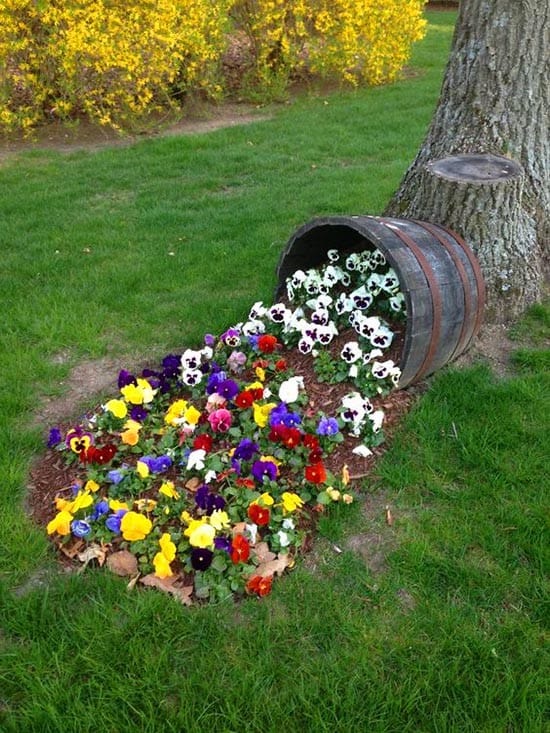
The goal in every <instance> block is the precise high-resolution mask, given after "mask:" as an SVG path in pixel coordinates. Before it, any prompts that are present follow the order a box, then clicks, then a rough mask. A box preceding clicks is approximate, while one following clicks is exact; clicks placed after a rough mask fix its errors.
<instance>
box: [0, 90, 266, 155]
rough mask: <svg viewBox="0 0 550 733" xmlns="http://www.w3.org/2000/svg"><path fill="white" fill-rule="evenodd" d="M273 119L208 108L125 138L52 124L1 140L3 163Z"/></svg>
mask: <svg viewBox="0 0 550 733" xmlns="http://www.w3.org/2000/svg"><path fill="white" fill-rule="evenodd" d="M271 117H272V115H271V114H268V113H266V110H265V108H262V107H256V106H254V105H249V104H223V105H220V106H213V105H209V106H208V107H205V108H204V109H203V110H202V112H201V115H200V116H198V117H190V118H186V119H181V120H178V121H175V122H170V123H159V124H157V125H155V126H151V128H150V129H147V130H144V131H143V132H139V133H127V134H124V135H121V134H120V133H118V132H116V130H112V129H110V128H105V127H101V126H99V125H93V124H91V123H89V122H85V121H82V122H79V123H78V124H75V125H72V126H66V125H63V124H62V123H61V122H52V123H51V124H49V125H44V126H43V127H41V128H39V129H37V130H36V131H35V133H34V135H33V137H32V139H22V138H14V139H2V138H0V161H3V160H8V159H9V158H11V157H13V156H15V155H17V154H18V153H21V152H27V151H31V150H55V151H57V152H60V153H72V152H75V151H78V150H92V151H93V150H101V149H102V148H108V147H115V146H119V147H127V146H130V145H133V144H134V143H136V142H138V141H139V140H144V139H147V138H157V137H168V136H172V135H193V134H198V133H205V132H211V131H212V130H219V129H221V128H224V127H235V126H237V125H248V124H251V123H253V122H261V121H263V120H268V119H270V118H271Z"/></svg>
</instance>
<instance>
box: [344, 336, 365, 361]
mask: <svg viewBox="0 0 550 733" xmlns="http://www.w3.org/2000/svg"><path fill="white" fill-rule="evenodd" d="M362 356H363V352H362V350H361V347H360V346H359V344H358V343H357V341H348V342H347V343H345V344H344V345H343V347H342V350H341V351H340V357H341V358H342V359H343V360H344V361H345V362H347V363H348V364H353V363H354V362H356V361H358V360H359V359H360V358H361V357H362Z"/></svg>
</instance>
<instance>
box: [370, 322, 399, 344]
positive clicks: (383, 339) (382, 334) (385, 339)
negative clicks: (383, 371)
mask: <svg viewBox="0 0 550 733" xmlns="http://www.w3.org/2000/svg"><path fill="white" fill-rule="evenodd" d="M369 341H370V342H371V344H372V345H373V346H377V347H378V348H380V349H387V348H388V346H389V345H390V344H391V342H392V341H393V332H392V331H390V329H389V328H388V327H387V326H380V328H379V329H378V331H376V332H375V333H373V334H371V335H370V336H369Z"/></svg>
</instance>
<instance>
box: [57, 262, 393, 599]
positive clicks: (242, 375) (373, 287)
mask: <svg viewBox="0 0 550 733" xmlns="http://www.w3.org/2000/svg"><path fill="white" fill-rule="evenodd" d="M328 260H329V261H328V262H327V263H326V264H325V265H323V266H322V267H321V268H319V269H317V270H308V271H306V272H304V271H298V272H296V273H294V274H293V275H292V277H290V278H289V279H288V280H287V283H286V285H287V298H286V299H285V301H284V302H280V303H276V304H274V305H271V306H266V305H264V304H263V303H261V302H258V303H255V304H254V305H253V306H252V308H251V310H250V313H249V315H248V319H247V320H246V321H245V322H242V323H239V324H236V325H235V326H233V327H231V328H228V329H227V330H226V331H225V332H224V333H222V334H221V335H219V336H217V337H215V336H213V335H207V336H206V337H205V339H204V345H203V346H202V348H200V349H186V350H185V351H184V352H183V354H170V355H168V356H166V357H165V358H164V359H163V360H162V363H161V365H160V366H159V368H158V369H154V370H151V369H146V370H144V371H143V372H142V373H141V374H139V375H134V374H131V373H129V372H127V371H125V370H122V371H121V372H120V373H119V376H118V386H119V394H118V395H117V396H115V397H113V399H110V400H108V401H107V402H106V403H105V404H103V405H101V406H100V407H99V408H98V409H97V410H95V411H93V412H92V413H90V414H89V415H87V416H86V417H85V419H84V420H83V421H81V423H80V424H78V425H76V426H70V427H68V428H65V427H56V428H52V429H51V431H50V434H49V440H48V445H49V449H50V456H52V455H56V454H58V453H60V454H61V455H62V457H63V462H64V464H65V466H66V468H65V476H66V477H68V476H69V477H70V480H69V481H66V484H67V485H66V486H65V487H64V488H62V489H61V488H60V489H59V491H58V492H57V496H56V498H55V508H56V513H55V516H53V518H51V519H50V521H49V522H48V524H47V532H48V534H49V535H50V536H51V538H52V540H53V541H54V542H55V544H56V545H57V546H58V548H59V550H60V551H61V552H62V554H63V556H65V557H69V558H71V559H74V560H75V561H76V560H78V561H80V562H82V563H85V564H87V563H89V562H97V563H99V564H100V565H103V564H104V563H105V564H107V566H108V567H110V568H111V570H113V571H114V572H117V573H119V574H121V575H128V576H130V577H131V583H132V584H133V583H135V582H136V581H138V580H139V582H140V583H143V584H144V585H153V586H156V587H159V588H162V589H163V590H167V591H169V592H171V593H173V594H174V595H175V596H177V597H178V598H179V599H180V600H182V601H183V602H184V603H190V602H192V600H194V599H212V600H219V599H221V598H224V597H227V596H230V595H232V594H235V595H242V594H244V593H249V594H253V595H258V596H263V595H266V594H267V593H269V591H270V589H271V584H272V580H273V577H274V576H275V575H278V574H281V573H282V572H283V571H284V570H285V569H286V568H288V567H291V566H292V565H293V564H294V562H295V557H296V555H297V553H298V552H300V550H303V549H305V548H306V547H307V546H308V544H309V539H310V536H311V533H312V531H313V529H314V527H315V520H316V517H317V516H318V514H319V513H321V512H326V511H331V507H332V506H333V505H335V504H350V503H352V502H353V500H354V496H353V493H352V491H351V489H350V486H351V484H350V472H349V469H348V466H347V465H346V463H349V462H350V460H351V459H352V457H360V458H366V457H367V456H369V455H371V453H372V451H373V449H375V448H376V446H378V445H380V444H381V442H382V441H383V422H384V410H383V408H382V406H381V405H382V402H383V400H384V399H385V398H386V399H387V395H389V393H390V392H391V390H392V389H393V388H394V387H395V386H396V385H397V383H398V381H399V376H400V370H399V367H398V366H397V364H396V361H395V356H394V352H395V351H396V350H398V345H397V346H396V344H395V341H396V339H395V332H396V331H397V332H399V328H400V324H401V323H402V322H403V321H404V317H405V314H404V299H403V296H402V295H401V293H400V292H399V283H398V280H397V277H396V275H395V273H394V272H393V271H392V270H391V268H389V267H388V266H387V264H386V262H385V259H384V256H383V255H382V254H381V253H380V252H378V251H377V250H375V251H373V252H368V251H364V252H352V253H348V254H347V255H344V254H339V253H338V252H337V251H336V250H331V251H330V252H329V253H328ZM391 356H393V358H390V357H391ZM334 391H335V392H336V400H335V395H334ZM343 445H345V446H346V448H347V449H348V450H349V451H350V454H349V455H348V460H347V461H346V455H342V452H341V447H342V446H343Z"/></svg>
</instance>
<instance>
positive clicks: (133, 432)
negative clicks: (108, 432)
mask: <svg viewBox="0 0 550 733" xmlns="http://www.w3.org/2000/svg"><path fill="white" fill-rule="evenodd" d="M141 427H142V425H141V423H139V422H137V421H136V420H126V422H125V423H124V428H125V430H124V432H122V433H121V434H120V439H121V440H122V442H123V443H124V445H137V442H138V440H139V431H140V430H141Z"/></svg>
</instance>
